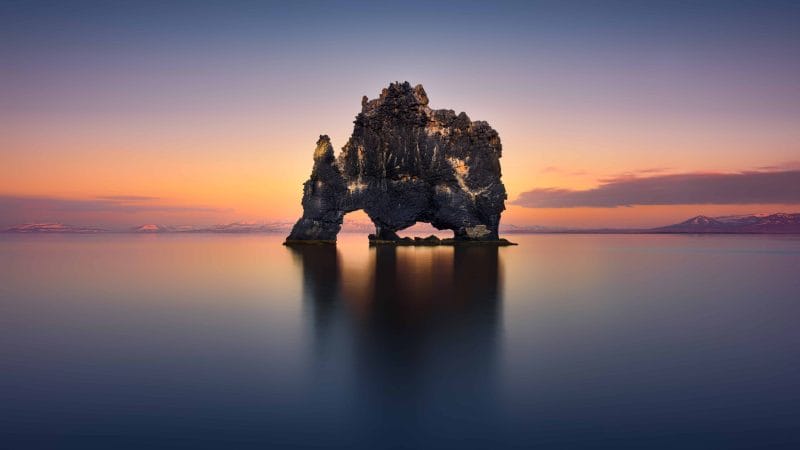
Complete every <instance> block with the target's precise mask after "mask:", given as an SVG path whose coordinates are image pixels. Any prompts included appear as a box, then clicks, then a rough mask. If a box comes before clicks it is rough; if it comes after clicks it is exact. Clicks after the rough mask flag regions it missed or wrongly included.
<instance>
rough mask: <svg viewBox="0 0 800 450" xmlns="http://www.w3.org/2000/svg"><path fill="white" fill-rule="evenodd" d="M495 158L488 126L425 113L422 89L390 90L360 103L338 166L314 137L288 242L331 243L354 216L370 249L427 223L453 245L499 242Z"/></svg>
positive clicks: (500, 206)
mask: <svg viewBox="0 0 800 450" xmlns="http://www.w3.org/2000/svg"><path fill="white" fill-rule="evenodd" d="M500 156H501V145H500V137H499V136H498V134H497V132H496V131H495V130H493V129H492V127H490V126H489V124H488V123H486V122H482V121H477V122H472V121H470V119H469V117H467V115H466V114H465V113H463V112H462V113H460V114H456V113H455V112H454V111H452V110H448V109H439V110H433V109H431V108H429V107H428V96H427V95H426V94H425V90H424V89H423V88H422V86H421V85H417V86H416V87H411V85H410V84H409V83H408V82H405V83H393V84H391V85H390V86H389V87H388V88H386V89H384V90H383V92H381V94H380V97H378V98H377V99H374V100H368V99H367V98H366V97H364V98H363V99H362V101H361V113H359V114H358V116H356V120H355V127H354V128H353V134H352V136H351V137H350V140H349V141H348V142H347V144H345V146H344V147H343V148H342V151H341V153H340V154H339V157H338V159H337V158H335V157H334V154H333V147H332V146H331V142H330V139H329V138H328V136H320V138H319V141H317V148H316V150H314V169H313V170H312V171H311V177H310V178H309V179H308V181H306V182H305V185H304V189H303V217H302V218H301V219H300V220H298V221H297V223H296V224H295V226H294V228H293V229H292V232H291V234H290V235H289V237H288V238H287V243H293V242H335V240H336V234H337V233H338V232H339V229H340V228H341V225H342V219H343V217H344V215H345V214H346V213H348V212H350V211H355V210H359V209H362V210H364V211H365V212H366V213H367V215H368V216H369V217H370V219H371V220H372V222H373V223H374V224H375V230H376V231H375V236H374V239H375V240H377V241H382V242H386V241H397V240H398V236H397V231H398V230H402V229H404V228H407V227H410V226H411V225H414V224H415V223H416V222H428V223H430V224H431V225H433V226H434V227H436V228H437V229H440V230H444V229H449V230H453V232H454V233H455V234H454V240H455V241H488V242H503V241H504V240H499V239H498V235H497V228H498V225H499V223H500V213H501V212H502V211H503V210H504V209H505V199H506V190H505V187H504V186H503V183H502V181H501V180H500V176H501V173H500Z"/></svg>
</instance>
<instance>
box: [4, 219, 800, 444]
mask: <svg viewBox="0 0 800 450" xmlns="http://www.w3.org/2000/svg"><path fill="white" fill-rule="evenodd" d="M509 237H510V238H512V240H514V241H517V242H518V243H519V244H520V245H519V246H516V247H505V248H488V247H460V248H453V247H400V248H388V247H382V248H369V247H368V246H367V240H366V237H365V236H362V235H347V234H345V235H342V236H341V237H340V243H339V245H338V246H337V247H330V246H308V247H305V248H296V249H293V248H287V247H284V246H282V245H281V242H282V236H277V235H257V234H251V235H214V234H192V235H128V234H113V235H112V234H106V235H35V236H27V235H26V236H17V235H14V236H12V235H4V236H0V448H3V449H38V448H48V449H49V448H76V449H157V448H186V449H201V448H202V449H205V448H214V449H237V448H262V449H271V448H304V447H318V448H319V447H323V448H326V447H339V448H369V449H381V448H456V449H470V448H485V449H501V448H533V447H535V448H553V449H570V448H612V449H621V448H636V449H657V448H672V449H695V448H697V449H728V448H800V237H798V236H783V237H771V236H677V235H676V236H667V235H513V236H509Z"/></svg>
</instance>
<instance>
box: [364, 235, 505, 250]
mask: <svg viewBox="0 0 800 450" xmlns="http://www.w3.org/2000/svg"><path fill="white" fill-rule="evenodd" d="M369 245H370V246H376V245H395V246H421V247H425V246H436V245H459V246H460V245H487V246H495V247H504V246H507V245H518V244H517V243H516V242H511V241H509V240H507V239H503V238H500V239H492V240H470V239H453V238H444V239H439V238H438V237H436V236H434V235H430V236H428V237H425V238H421V237H414V238H410V237H403V238H398V239H378V238H377V236H375V235H374V234H370V235H369Z"/></svg>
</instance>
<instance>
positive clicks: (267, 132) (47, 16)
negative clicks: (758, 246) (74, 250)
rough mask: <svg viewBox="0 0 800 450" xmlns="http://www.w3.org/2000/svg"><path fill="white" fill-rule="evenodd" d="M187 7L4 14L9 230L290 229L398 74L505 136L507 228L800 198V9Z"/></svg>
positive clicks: (723, 210) (783, 204) (439, 104)
mask: <svg viewBox="0 0 800 450" xmlns="http://www.w3.org/2000/svg"><path fill="white" fill-rule="evenodd" d="M191 5H192V8H189V6H190V5H189V3H182V2H176V3H171V4H170V5H159V4H157V3H155V2H137V3H135V4H122V5H107V4H103V3H102V2H75V3H70V4H69V5H66V4H60V3H59V2H40V3H36V2H34V3H22V2H20V3H8V4H4V5H2V6H0V12H2V14H0V30H2V31H0V37H2V38H3V39H0V55H3V56H4V58H3V59H4V60H5V61H7V62H8V70H4V71H3V75H2V83H0V97H2V98H3V99H4V100H3V107H2V108H1V109H0V148H2V156H3V160H4V164H3V165H2V167H0V228H7V227H10V226H14V225H19V224H22V223H36V222H51V223H52V222H60V223H69V224H72V225H76V226H99V227H105V228H123V227H133V226H137V225H141V224H146V223H158V224H163V225H169V226H177V225H186V224H191V225H194V226H208V225H213V224H225V223H233V222H243V221H246V222H251V221H255V222H259V221H260V222H284V221H287V222H289V221H294V220H296V219H297V218H298V217H300V213H301V206H300V197H301V194H302V183H303V181H305V179H306V178H307V177H308V173H309V170H310V167H309V166H310V163H311V161H312V153H313V149H314V143H315V141H316V139H317V137H318V136H319V135H320V134H328V135H329V136H331V140H332V142H333V145H334V148H335V149H336V151H337V154H338V152H339V149H340V148H341V147H342V146H343V145H344V144H345V142H346V141H347V137H348V136H349V134H350V132H351V130H352V121H353V118H354V117H355V115H356V114H357V113H358V111H359V103H360V99H361V96H362V95H366V96H367V97H369V98H370V99H372V98H375V97H376V96H377V95H378V93H379V92H380V90H381V89H382V88H383V87H385V86H386V85H388V84H389V83H390V82H392V81H405V80H408V81H409V82H411V83H412V84H418V83H419V84H423V85H424V86H425V89H426V91H427V93H428V95H429V97H430V99H431V106H432V107H434V108H451V109H454V110H455V111H456V112H460V111H464V112H466V113H467V114H468V115H469V116H470V118H471V119H472V120H485V121H487V122H488V123H489V124H490V125H492V127H494V128H495V129H496V130H498V132H499V134H500V138H501V140H502V143H503V158H502V159H501V164H502V169H503V182H504V184H505V185H506V188H507V190H508V193H509V197H508V200H507V203H506V206H507V210H506V211H505V212H504V213H503V220H502V223H506V224H513V225H516V226H545V227H571V228H649V227H656V226H662V225H666V224H670V223H676V222H679V221H681V220H685V219H686V218H689V217H693V216H696V215H707V216H711V217H718V216H725V215H741V214H748V213H754V212H765V213H774V212H779V211H796V210H798V205H800V160H798V159H797V150H798V147H800V130H798V129H797V127H796V124H797V123H798V121H800V120H799V119H800V108H798V105H800V56H798V55H800V52H798V49H800V32H798V31H797V28H796V23H797V19H800V6H798V5H796V4H792V3H786V2H763V3H752V2H726V3H724V4H723V3H720V4H717V3H714V2H708V3H704V4H698V5H693V6H692V7H680V8H679V7H677V6H675V5H674V4H671V3H669V2H657V3H648V4H647V5H636V4H628V3H624V2H610V3H606V4H604V6H603V7H600V5H597V4H593V5H584V6H582V7H581V8H579V9H578V8H570V7H569V5H567V6H563V5H561V4H559V3H557V2H535V3H532V4H523V3H518V2H505V3H501V4H496V5H484V4H479V3H466V4H462V3H459V4H458V5H459V7H458V8H455V7H453V6H452V5H451V4H449V3H447V2H445V3H442V4H436V5H427V6H423V4H422V3H414V2H411V3H408V5H407V7H406V8H403V9H400V10H396V9H395V8H390V7H387V6H383V5H373V4H370V3H364V2H346V3H342V4H340V5H338V6H336V7H334V6H332V5H328V4H320V3H314V2H312V3H311V4H307V5H306V4H304V5H280V4H271V3H261V4H252V3H247V2H235V6H239V7H238V8H234V7H231V5H230V4H222V3H217V2H203V3H192V4H191ZM721 5H724V7H720V6H721ZM444 14H447V15H449V17H450V18H451V20H448V21H445V22H442V21H440V20H439V18H440V17H441V16H442V15H444ZM388 15H391V16H392V17H395V18H397V19H398V20H399V19H403V20H405V21H406V22H407V23H406V26H404V27H402V29H392V28H388V29H386V28H385V27H382V26H381V25H380V24H381V23H382V21H383V19H384V18H385V17H387V16H388ZM300 19H302V20H300ZM364 36H369V39H365V38H364ZM397 43H400V45H399V46H398V45H397ZM420 49H422V50H423V51H418V50H420ZM353 69H356V70H353ZM730 186H738V187H739V189H731V188H730ZM364 217H365V216H363V213H360V212H357V213H353V215H348V216H347V218H346V220H348V221H353V220H363V219H364Z"/></svg>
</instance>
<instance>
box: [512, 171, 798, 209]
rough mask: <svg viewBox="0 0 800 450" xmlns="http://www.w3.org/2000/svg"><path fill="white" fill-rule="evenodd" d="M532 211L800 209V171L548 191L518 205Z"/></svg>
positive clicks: (625, 181) (632, 180)
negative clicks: (792, 206)
mask: <svg viewBox="0 0 800 450" xmlns="http://www.w3.org/2000/svg"><path fill="white" fill-rule="evenodd" d="M512 203H513V204H515V205H520V206H524V207H527V208H573V207H600V208H613V207H617V206H634V205H699V204H720V205H723V204H726V205H733V204H738V205H746V204H769V203H773V204H779V203H782V204H794V203H800V170H780V171H753V172H740V173H684V174H668V175H655V176H651V177H638V176H637V175H635V174H625V175H624V176H619V177H615V178H611V179H607V180H602V184H601V185H600V186H598V187H596V188H592V189H586V190H572V189H557V188H543V189H533V190H530V191H527V192H523V193H522V194H520V196H519V197H518V198H517V199H516V200H514V201H513V202H512Z"/></svg>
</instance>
